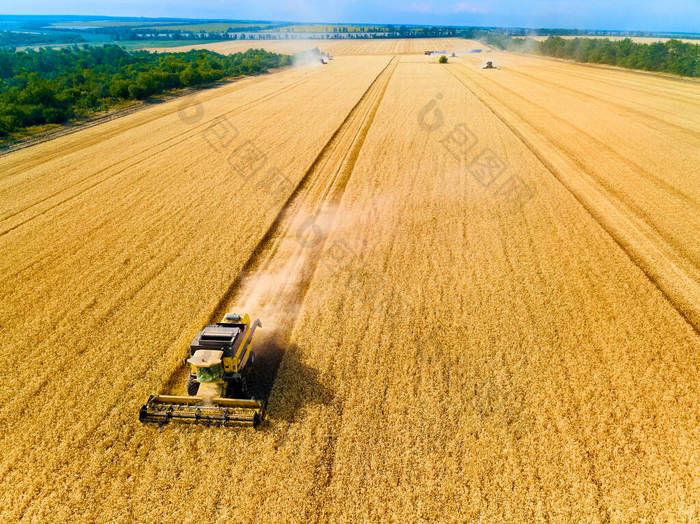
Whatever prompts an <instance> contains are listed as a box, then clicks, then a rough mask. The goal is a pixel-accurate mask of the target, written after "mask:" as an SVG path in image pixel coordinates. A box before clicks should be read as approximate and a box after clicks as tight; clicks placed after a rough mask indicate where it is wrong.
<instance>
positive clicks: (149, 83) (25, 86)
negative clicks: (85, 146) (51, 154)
mask: <svg viewBox="0 0 700 524" xmlns="http://www.w3.org/2000/svg"><path fill="white" fill-rule="evenodd" d="M291 62H292V57H291V56H288V55H279V54H276V53H270V52H267V51H264V50H262V49H250V50H248V51H245V52H243V53H236V54H233V55H226V56H224V55H220V54H217V53H213V52H211V51H189V52H186V53H150V52H148V51H126V50H124V49H122V48H121V47H118V46H115V45H106V46H103V47H87V46H81V47H77V46H73V47H69V48H64V49H60V50H52V49H40V50H39V51H26V52H20V53H14V52H11V51H0V143H1V142H4V141H6V140H7V138H8V137H12V136H13V134H15V133H17V132H22V131H25V132H26V131H27V129H28V128H32V127H35V126H44V125H46V124H61V123H64V122H67V121H69V120H72V119H77V118H84V117H86V116H89V115H90V114H92V113H95V112H97V111H104V110H106V109H109V108H112V107H114V106H118V105H122V104H124V103H125V102H128V101H130V100H144V99H147V98H149V97H151V96H153V95H158V94H161V93H165V92H168V91H170V90H173V89H178V88H183V87H191V86H199V85H204V84H210V83H212V82H216V81H217V80H221V79H224V78H228V77H235V76H242V75H255V74H259V73H263V72H265V71H268V70H269V69H272V68H276V67H282V66H286V65H289V64H291Z"/></svg>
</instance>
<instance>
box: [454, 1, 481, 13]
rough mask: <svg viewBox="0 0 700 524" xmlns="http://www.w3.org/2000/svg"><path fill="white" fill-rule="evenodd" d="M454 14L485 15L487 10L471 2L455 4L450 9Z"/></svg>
mask: <svg viewBox="0 0 700 524" xmlns="http://www.w3.org/2000/svg"><path fill="white" fill-rule="evenodd" d="M452 10H453V12H455V13H479V14H483V13H487V12H488V9H486V8H485V7H483V6H479V5H474V4H472V3H471V2H457V3H456V4H454V6H453V8H452Z"/></svg>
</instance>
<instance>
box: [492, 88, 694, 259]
mask: <svg viewBox="0 0 700 524" xmlns="http://www.w3.org/2000/svg"><path fill="white" fill-rule="evenodd" d="M488 80H489V81H490V82H492V83H493V84H495V85H496V86H498V87H499V88H501V89H503V90H504V91H507V92H508V93H509V94H510V95H512V96H513V97H516V98H519V99H520V100H522V101H523V102H525V103H527V104H530V105H532V106H534V107H535V108H537V110H539V111H541V112H542V113H545V114H547V115H549V117H550V118H552V119H554V120H556V121H557V122H558V123H559V124H560V128H565V127H566V126H569V127H571V128H573V129H574V130H576V132H577V134H578V135H581V136H583V137H585V138H586V139H587V140H588V141H589V142H592V143H593V144H594V146H595V147H594V148H592V149H596V148H597V149H599V150H602V151H606V152H607V153H608V154H609V155H610V156H611V157H615V158H617V159H619V161H620V162H619V163H621V164H622V165H624V166H625V167H627V169H628V170H629V171H630V172H633V173H635V174H638V175H642V176H643V177H644V178H646V179H647V180H648V181H649V182H650V183H652V184H654V185H655V186H656V188H657V189H659V190H660V191H666V193H667V194H669V195H670V196H672V197H674V198H675V199H676V200H677V201H678V200H680V201H681V202H683V203H685V204H686V205H687V206H689V207H690V208H692V209H696V210H697V209H700V204H698V202H696V201H695V200H693V198H692V197H690V196H688V195H686V194H685V193H683V192H682V191H680V190H679V189H678V188H676V187H674V186H673V185H671V184H669V183H668V182H666V181H665V180H663V179H662V178H660V177H658V176H656V175H655V174H653V173H651V172H650V171H648V170H646V169H644V168H643V167H642V166H640V165H639V164H637V163H636V162H635V161H633V160H630V159H629V158H627V157H626V156H624V155H623V154H621V153H618V152H617V151H616V150H615V149H613V148H612V147H610V146H609V145H607V144H606V143H605V142H603V141H602V140H600V139H599V138H596V137H595V136H593V135H591V134H590V133H587V132H586V131H584V130H583V129H581V128H580V127H578V126H577V125H575V124H573V123H571V122H569V121H567V120H565V119H563V118H561V117H559V116H558V115H556V114H555V113H553V112H552V111H550V110H549V109H547V108H546V107H544V106H542V105H540V104H537V103H535V102H532V101H531V100H528V99H527V98H525V97H523V96H521V95H520V94H518V93H517V92H516V91H513V90H512V89H508V88H507V87H504V86H502V85H501V84H499V83H498V82H496V81H495V80H492V79H488ZM489 96H490V97H491V98H493V99H494V100H496V101H497V102H498V103H500V104H501V105H503V106H504V107H508V109H509V110H510V111H511V112H513V113H514V114H515V115H516V116H517V117H518V118H519V119H520V120H522V121H527V118H526V116H525V115H523V114H522V112H519V111H516V110H515V109H512V108H510V107H509V106H508V105H507V104H506V103H505V102H504V101H503V99H502V98H499V97H497V96H496V95H495V94H494V93H493V92H492V91H489ZM530 125H532V127H535V126H534V124H530ZM540 134H543V136H544V131H540ZM547 140H548V141H549V142H550V143H551V144H552V145H554V146H555V147H556V148H557V149H558V150H560V151H561V152H563V153H564V154H566V155H567V156H568V157H569V158H570V159H571V160H572V161H573V162H574V163H575V164H576V165H577V166H578V168H579V169H580V170H581V171H584V172H585V173H586V174H587V175H588V176H590V177H591V178H593V179H594V180H596V182H597V183H598V184H599V185H600V186H602V187H603V188H604V189H605V190H606V191H607V192H608V193H609V194H610V195H612V196H614V197H615V198H616V199H618V200H619V201H620V202H625V206H626V207H627V208H629V209H630V210H631V211H632V212H633V213H634V214H635V216H636V217H638V218H640V219H642V220H643V221H644V222H645V224H646V226H647V227H648V228H649V229H652V230H653V231H654V232H655V233H656V234H657V235H658V236H659V237H662V238H664V242H665V243H666V244H668V246H669V247H671V248H672V249H674V250H676V251H678V252H679V253H680V254H681V255H683V256H684V257H685V258H686V259H687V260H689V261H691V262H694V258H695V255H694V254H693V253H691V252H689V251H688V250H687V249H686V247H685V245H684V244H682V243H681V244H678V243H677V242H674V243H671V242H669V241H668V240H666V238H665V237H664V235H663V234H662V232H661V231H660V230H659V229H658V227H657V226H656V225H655V224H654V223H653V222H652V219H651V218H650V217H649V216H648V214H647V213H646V212H645V210H644V209H642V208H641V207H639V205H637V204H635V203H634V202H626V201H625V198H624V194H621V193H620V191H618V190H617V189H616V188H615V187H613V186H612V185H611V184H610V183H609V182H607V181H606V180H604V179H601V178H600V177H599V176H597V175H595V173H593V172H591V171H590V169H589V168H587V167H586V166H585V165H584V164H583V163H582V162H581V161H580V160H578V159H577V158H576V155H575V153H572V152H571V151H570V150H568V149H567V148H566V147H565V146H562V145H559V144H557V143H555V142H553V141H552V140H550V139H547Z"/></svg>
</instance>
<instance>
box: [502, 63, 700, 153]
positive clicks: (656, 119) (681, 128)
mask: <svg viewBox="0 0 700 524" xmlns="http://www.w3.org/2000/svg"><path fill="white" fill-rule="evenodd" d="M503 70H504V71H507V72H508V73H511V74H514V75H516V76H521V77H524V78H526V79H529V80H530V81H532V82H535V83H537V84H542V85H548V86H552V87H554V88H555V89H556V90H564V91H568V92H570V93H573V94H574V95H576V96H579V97H581V98H585V99H588V100H592V101H594V102H598V103H602V104H606V105H609V106H612V107H616V108H618V109H620V110H622V111H624V112H626V113H631V114H633V115H635V116H637V117H641V118H643V119H646V120H652V121H654V122H658V123H660V124H662V125H664V126H667V127H671V128H673V129H675V130H676V131H678V132H680V133H682V134H684V135H687V136H690V137H693V138H696V139H697V138H700V133H699V132H697V131H693V130H692V129H689V128H687V127H684V126H680V125H678V124H674V123H673V122H669V121H668V120H664V119H663V118H659V117H657V116H654V115H651V114H649V113H644V112H643V111H638V110H636V109H634V108H632V107H629V106H626V105H624V104H620V103H618V102H613V101H611V100H606V99H605V98H603V97H602V96H596V95H592V94H590V93H586V92H585V91H580V90H578V89H573V88H571V87H569V86H567V85H564V84H560V83H558V82H553V81H551V80H545V79H543V78H540V77H537V76H536V75H531V74H528V73H523V72H522V71H518V70H517V69H515V68H512V67H508V68H503ZM649 110H651V111H660V112H662V113H668V114H673V113H672V112H671V111H663V110H659V109H655V108H651V107H650V108H649ZM651 129H654V130H656V129H655V128H653V127H652V128H651Z"/></svg>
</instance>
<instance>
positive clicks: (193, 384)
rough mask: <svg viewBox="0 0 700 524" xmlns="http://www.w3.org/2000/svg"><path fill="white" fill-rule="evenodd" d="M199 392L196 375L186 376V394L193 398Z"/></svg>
mask: <svg viewBox="0 0 700 524" xmlns="http://www.w3.org/2000/svg"><path fill="white" fill-rule="evenodd" d="M197 391H199V382H197V375H195V374H194V373H190V374H189V375H187V394H188V395H190V396H192V397H194V396H195V395H196V394H197Z"/></svg>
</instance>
